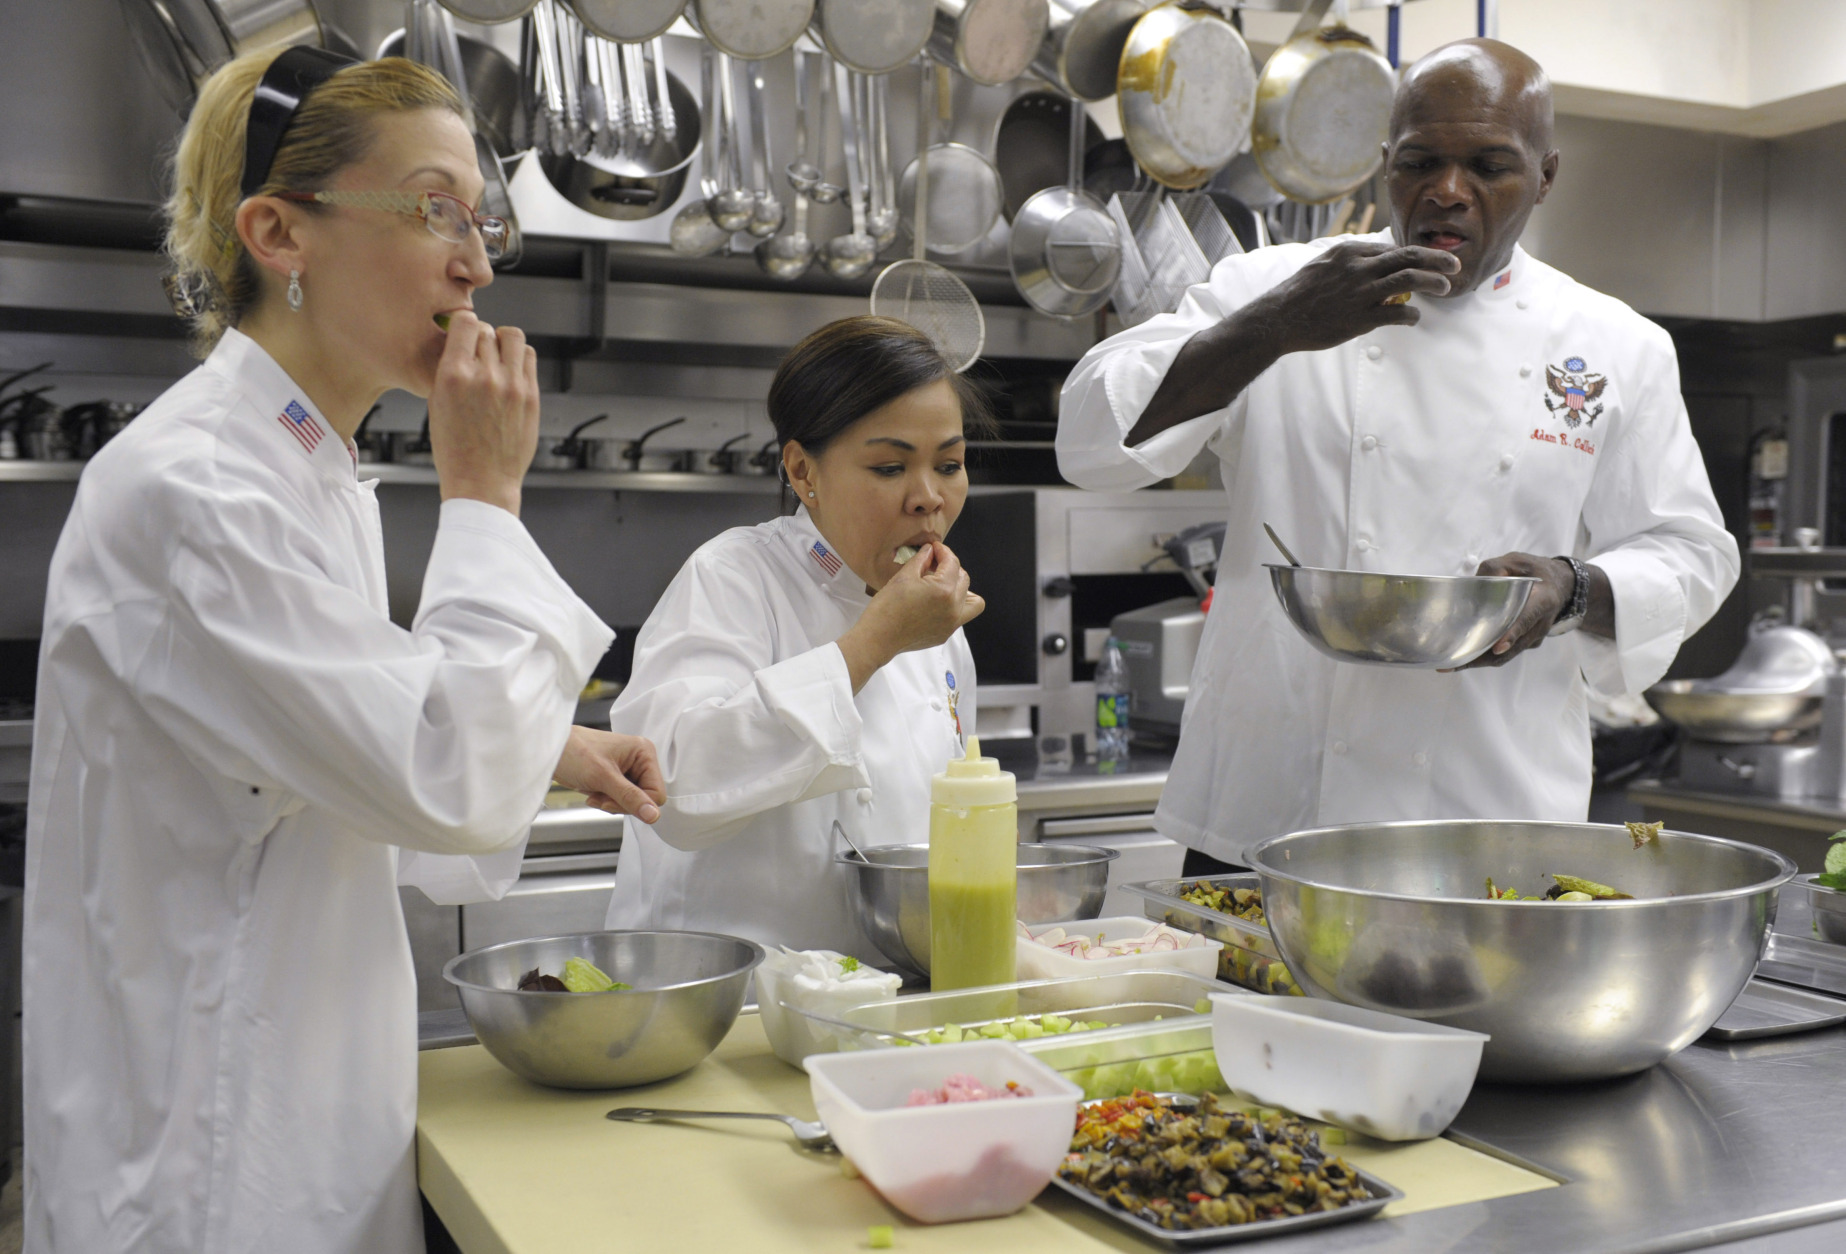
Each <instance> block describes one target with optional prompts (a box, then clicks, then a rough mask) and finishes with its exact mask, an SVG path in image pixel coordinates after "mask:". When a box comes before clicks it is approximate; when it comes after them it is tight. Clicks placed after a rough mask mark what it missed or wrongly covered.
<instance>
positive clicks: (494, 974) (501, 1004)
mask: <svg viewBox="0 0 1846 1254" xmlns="http://www.w3.org/2000/svg"><path fill="white" fill-rule="evenodd" d="M566 958H586V959H588V960H589V961H591V962H593V963H595V964H596V965H597V966H598V967H601V968H602V969H603V970H604V971H606V972H607V973H608V974H609V976H610V977H611V978H612V979H615V980H618V981H620V982H622V983H624V984H631V985H633V986H634V987H633V988H632V989H631V990H627V991H621V990H617V991H612V992H607V993H522V992H520V991H519V977H520V976H522V975H524V974H525V973H526V972H527V971H530V970H532V968H534V967H537V968H538V969H539V970H540V971H543V972H545V973H546V974H547V975H556V974H559V973H560V972H562V971H563V969H564V960H565V959H566ZM762 960H763V947H762V946H761V945H758V944H757V943H756V942H754V941H747V940H740V939H739V938H737V937H735V936H721V935H719V934H718V933H716V932H580V933H577V934H575V935H572V936H546V937H540V938H538V939H535V940H520V941H508V942H506V943H505V944H503V945H490V946H488V947H487V948H486V949H477V950H475V951H474V952H473V953H466V954H462V955H461V956H460V957H457V958H451V959H450V960H449V963H448V965H447V966H445V967H443V969H442V978H444V979H445V980H447V981H448V982H449V983H451V984H453V985H454V986H455V987H456V989H457V991H459V992H460V993H461V1003H462V1009H463V1010H464V1011H466V1012H467V1015H468V1023H469V1025H470V1026H472V1027H473V1028H474V1034H475V1035H476V1036H477V1037H479V1038H480V1041H481V1044H483V1045H485V1046H487V1052H488V1053H490V1054H492V1055H493V1056H494V1057H495V1058H497V1059H499V1060H500V1061H501V1062H502V1063H504V1064H505V1065H506V1067H507V1068H508V1069H509V1070H511V1071H514V1072H516V1073H518V1074H519V1075H522V1076H524V1077H525V1078H526V1079H528V1080H532V1081H534V1082H536V1083H538V1084H549V1085H551V1086H553V1087H555V1088H564V1089H619V1088H627V1087H629V1086H631V1085H635V1084H651V1083H652V1082H653V1081H655V1080H664V1079H666V1078H667V1077H668V1076H675V1075H678V1074H679V1073H680V1072H682V1071H686V1070H689V1069H690V1068H692V1067H694V1066H697V1065H698V1063H699V1062H700V1060H702V1059H703V1058H704V1057H705V1056H706V1055H707V1054H709V1053H711V1051H712V1050H714V1049H716V1048H717V1047H718V1042H719V1041H722V1040H723V1039H724V1034H725V1033H726V1032H729V1031H730V1030H731V1025H732V1024H733V1023H735V1022H736V1021H737V1013H738V1011H740V1010H742V1009H743V1004H744V989H745V986H746V985H747V984H748V983H749V980H750V972H751V971H753V970H754V969H755V968H756V964H757V963H759V962H761V961H762Z"/></svg>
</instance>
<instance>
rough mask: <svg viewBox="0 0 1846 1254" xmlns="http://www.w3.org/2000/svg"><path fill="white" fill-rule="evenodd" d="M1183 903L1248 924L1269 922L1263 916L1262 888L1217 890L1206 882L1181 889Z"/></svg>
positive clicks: (1201, 881) (1180, 894)
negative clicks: (1229, 916) (1214, 911)
mask: <svg viewBox="0 0 1846 1254" xmlns="http://www.w3.org/2000/svg"><path fill="white" fill-rule="evenodd" d="M1179 896H1180V899H1181V900H1182V901H1189V902H1191V903H1192V904H1193V905H1195V906H1204V907H1205V908H1206V909H1207V910H1216V911H1217V912H1218V913H1219V914H1229V915H1234V916H1236V917H1237V918H1239V919H1243V920H1244V921H1245V922H1248V923H1264V924H1267V923H1268V922H1269V920H1268V918H1267V917H1266V916H1265V915H1264V914H1263V890H1262V889H1260V888H1215V887H1213V886H1212V885H1210V884H1207V883H1206V882H1205V881H1204V880H1200V881H1198V882H1197V883H1193V884H1188V885H1186V886H1185V887H1184V888H1182V889H1180V891H1179Z"/></svg>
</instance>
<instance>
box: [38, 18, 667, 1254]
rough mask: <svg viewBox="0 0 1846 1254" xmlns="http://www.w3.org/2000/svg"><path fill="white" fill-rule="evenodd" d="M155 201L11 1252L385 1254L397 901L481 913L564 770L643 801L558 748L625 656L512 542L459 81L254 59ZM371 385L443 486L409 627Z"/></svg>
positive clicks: (524, 362) (43, 963)
mask: <svg viewBox="0 0 1846 1254" xmlns="http://www.w3.org/2000/svg"><path fill="white" fill-rule="evenodd" d="M173 175H174V177H173V194H172V199H171V201H170V202H169V204H168V206H167V213H168V218H169V223H168V231H167V251H168V253H169V255H170V257H171V260H172V262H173V265H174V269H175V275H174V282H173V284H172V290H174V291H175V293H176V294H177V296H178V301H177V302H176V303H178V304H180V305H182V306H183V307H184V310H185V311H186V312H187V313H188V314H189V316H190V318H191V320H192V324H193V327H194V330H195V332H196V335H197V339H198V342H199V345H200V347H201V348H202V349H203V350H205V351H207V352H208V353H209V356H207V357H206V359H205V361H204V363H203V364H202V365H201V366H199V367H198V369H196V370H194V371H193V372H192V373H191V374H190V375H188V376H187V377H186V378H184V379H183V380H181V381H180V382H179V383H177V384H176V385H174V386H173V387H172V388H171V389H169V390H168V391H167V392H166V393H165V395H163V396H162V397H161V398H160V399H159V400H157V401H155V402H154V404H152V405H151V406H149V407H148V409H147V410H146V411H144V412H143V413H142V414H141V416H140V417H138V418H137V419H136V421H135V423H134V425H133V426H132V427H131V428H129V430H128V431H127V432H125V433H124V434H123V435H121V436H119V437H117V439H115V440H114V441H113V442H111V444H110V446H109V447H108V448H107V449H105V450H103V452H102V453H100V454H99V455H98V456H97V457H96V458H95V460H93V461H92V462H91V463H90V464H89V465H88V466H87V467H86V469H85V471H84V475H83V478H82V480H81V481H80V483H79V485H78V489H77V494H76V500H75V502H74V504H73V506H72V509H71V512H70V517H69V520H68V522H67V523H66V525H65V529H64V533H63V537H62V539H61V540H60V542H59V545H58V549H57V553H56V556H55V558H54V560H53V565H52V570H51V577H50V583H49V589H48V594H47V602H46V610H45V626H44V634H43V644H42V652H41V663H40V673H39V689H38V702H37V718H38V724H37V729H36V735H35V738H34V746H33V764H32V781H31V791H30V797H31V801H30V812H29V815H28V833H29V841H30V855H29V859H28V863H29V864H28V866H27V870H26V938H25V945H26V949H25V1028H24V1032H25V1094H26V1146H27V1149H26V1177H25V1189H26V1228H25V1230H26V1237H25V1241H26V1248H27V1249H30V1250H34V1251H38V1252H40V1254H64V1252H67V1251H68V1252H71V1254H106V1252H111V1251H131V1250H132V1251H136V1252H138V1254H139V1252H143V1251H161V1252H164V1251H174V1252H179V1251H185V1252H186V1254H200V1252H210V1254H218V1252H229V1251H240V1252H241V1251H264V1252H265V1254H269V1252H272V1251H316V1252H331V1251H353V1252H355V1254H357V1252H359V1251H364V1252H365V1254H410V1252H412V1251H421V1250H422V1249H423V1248H424V1247H423V1239H422V1233H421V1218H420V1215H419V1208H418V1201H417V1188H416V1170H415V1149H414V1139H413V1138H414V1124H415V1116H416V984H415V978H414V975H413V972H412V968H411V960H410V949H409V944H408V941H407V938H406V935H405V930H404V919H403V914H402V911H401V907H400V905H399V899H398V895H397V886H398V884H399V882H400V877H402V878H403V879H404V880H405V881H407V882H414V883H417V884H419V885H421V886H422V887H424V889H425V891H427V892H428V893H429V894H430V895H431V896H432V897H434V898H435V899H436V900H438V901H441V902H448V903H453V902H458V901H462V900H471V899H480V898H481V897H484V896H492V895H496V894H497V893H498V892H503V891H504V890H505V887H506V886H507V885H508V884H510V882H511V881H512V879H514V878H515V877H516V876H517V874H518V864H519V859H520V857H521V854H522V851H523V846H524V833H525V830H526V829H527V828H528V826H529V824H530V822H531V819H532V817H533V815H534V814H535V813H536V812H537V810H538V808H539V806H540V804H541V801H542V799H543V796H544V793H545V790H546V787H547V783H548V781H549V780H551V779H552V778H553V777H554V776H555V777H556V778H557V779H559V780H561V781H563V782H565V783H566V784H568V785H570V786H572V787H575V788H579V789H581V790H583V791H585V792H587V793H591V794H594V797H593V800H594V801H595V802H596V803H597V804H599V805H601V806H603V807H604V808H606V809H611V810H615V811H628V812H633V813H636V814H638V815H640V816H642V817H644V818H652V817H657V811H656V809H655V806H654V802H655V801H657V800H659V799H661V798H662V797H663V796H664V794H663V793H662V792H661V791H660V788H659V780H658V771H657V768H656V767H655V766H654V763H653V757H652V749H651V746H649V745H648V744H647V743H646V742H645V741H643V740H640V739H638V738H635V737H626V736H615V735H611V734H609V733H598V732H592V731H588V730H586V729H583V728H572V727H571V726H570V719H571V713H572V711H573V709H574V705H575V700H576V695H577V693H578V691H579V690H580V688H581V687H582V685H583V683H584V681H585V679H586V678H587V677H588V675H589V673H590V670H591V667H592V666H593V665H594V664H595V662H596V660H597V659H598V658H599V657H600V656H601V654H602V653H603V651H604V649H605V648H606V647H607V645H608V643H609V640H610V632H609V629H608V628H607V627H605V626H604V625H603V624H602V623H601V622H600V621H599V620H598V619H597V618H596V616H595V615H594V614H593V613H591V611H590V610H589V609H588V607H586V606H585V605H584V604H583V603H582V602H581V601H580V600H579V599H578V598H577V597H576V596H575V595H574V594H573V593H572V592H571V590H570V588H569V587H568V586H566V584H565V583H564V581H563V580H562V579H560V578H559V577H558V575H557V573H556V572H555V571H554V570H553V569H552V567H551V565H550V564H549V563H548V562H547V561H546V560H545V558H544V556H543V555H542V554H541V553H540V552H539V550H538V548H537V546H536V545H535V544H534V543H533V540H532V538H531V536H530V535H528V534H527V532H526V530H525V529H524V527H523V526H521V524H520V522H519V517H518V514H519V505H520V482H521V478H522V476H523V474H524V472H525V469H526V467H527V466H528V465H529V464H530V461H531V458H532V453H533V449H534V447H535V443H536V439H537V425H538V386H537V381H536V375H535V358H534V354H533V350H532V349H531V348H529V347H528V346H527V345H526V343H525V340H524V338H523V336H521V334H520V333H519V332H518V331H517V330H514V329H512V328H507V327H502V328H498V329H496V328H493V327H490V326H488V325H486V324H485V323H483V322H481V321H480V320H479V319H478V318H477V317H476V316H475V315H474V313H473V312H472V300H473V295H474V293H475V292H476V291H477V290H478V289H480V288H482V287H484V286H486V285H487V284H488V283H490V282H491V281H492V279H493V272H492V270H491V269H490V268H489V263H490V262H491V260H492V259H493V257H494V256H495V255H496V253H497V252H498V251H499V250H500V248H501V247H502V246H503V244H504V242H505V238H506V226H505V224H504V223H501V222H499V221H497V220H495V219H492V218H485V217H482V216H480V215H479V214H478V213H476V211H475V210H474V209H473V208H472V206H473V205H475V204H476V203H477V202H478V201H479V199H480V197H481V194H482V179H481V175H480V172H479V169H478V167H477V165H476V160H475V150H474V144H473V140H472V138H471V136H470V134H469V132H468V129H467V127H466V126H465V125H464V124H463V122H462V120H461V116H460V105H459V101H458V100H457V99H456V97H455V95H454V93H453V92H452V91H451V90H450V88H449V87H448V85H447V84H446V83H445V82H443V80H441V79H440V78H439V77H437V76H436V75H434V74H432V73H430V72H429V71H427V70H425V69H423V68H421V67H419V66H417V65H414V64H413V63H411V62H409V61H404V60H398V59H390V60H381V61H376V62H370V63H364V64H357V63H351V62H347V61H345V60H343V59H342V58H338V57H334V56H332V55H331V54H326V53H321V52H319V51H316V50H311V49H291V50H289V51H287V52H284V53H282V54H281V55H280V56H276V55H274V54H272V53H270V54H253V55H252V56H249V57H245V58H242V59H240V60H237V61H233V62H231V63H230V64H229V65H227V66H225V67H224V68H222V69H221V70H219V71H218V72H217V73H216V74H214V75H213V76H212V78H211V79H210V80H209V81H207V82H206V83H205V85H204V87H203V88H202V90H201V92H200V96H199V99H198V102H197V104H196V106H195V108H194V110H193V112H192V115H191V118H190V120H189V121H188V123H187V126H186V131H185V134H184V136H183V138H182V140H181V143H180V146H179V150H178V153H177V155H176V158H175V162H174V170H173ZM445 324H446V329H445ZM389 388H402V389H404V390H406V391H409V392H411V393H413V394H415V395H418V396H425V397H427V398H428V400H429V424H430V441H431V444H432V446H433V451H434V453H435V460H436V472H437V475H438V478H439V479H440V483H441V489H440V490H441V496H442V506H441V514H440V524H439V526H438V529H437V534H436V540H435V545H434V551H433V552H432V553H431V555H430V559H429V564H428V569H427V572H426V575H425V578H424V583H423V591H422V600H421V604H420V605H419V607H418V610H417V614H416V618H415V621H414V623H413V624H412V625H411V626H410V627H409V628H408V629H406V628H403V627H399V626H396V625H394V624H393V623H392V622H391V620H390V619H389V618H388V616H387V614H386V594H385V569H384V551H383V544H382V539H381V536H380V532H379V514H378V505H377V502H376V500H375V498H374V496H373V490H372V489H373V486H374V485H373V484H372V483H369V482H367V483H361V482H360V481H359V480H358V479H357V477H356V473H355V471H356V457H355V454H354V451H353V447H352V444H351V437H352V434H353V432H354V430H355V429H356V428H357V426H358V424H359V422H360V420H361V418H362V417H363V416H364V414H365V413H366V412H367V410H368V409H370V408H371V406H372V404H373V403H374V402H375V401H376V400H377V399H378V397H379V396H380V395H381V394H382V393H383V392H384V391H386V390H387V389H389ZM644 789H651V790H652V797H651V798H650V796H649V795H648V793H647V792H645V791H643V790H644Z"/></svg>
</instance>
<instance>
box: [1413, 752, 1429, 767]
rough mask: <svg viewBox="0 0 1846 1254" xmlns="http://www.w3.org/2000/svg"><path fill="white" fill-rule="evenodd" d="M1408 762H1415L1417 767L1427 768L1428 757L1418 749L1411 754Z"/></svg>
mask: <svg viewBox="0 0 1846 1254" xmlns="http://www.w3.org/2000/svg"><path fill="white" fill-rule="evenodd" d="M1410 760H1411V761H1412V762H1415V763H1416V764H1417V765H1418V766H1428V765H1429V755H1428V754H1427V753H1424V752H1423V751H1422V750H1421V749H1418V750H1417V751H1416V752H1415V753H1413V754H1411V755H1410Z"/></svg>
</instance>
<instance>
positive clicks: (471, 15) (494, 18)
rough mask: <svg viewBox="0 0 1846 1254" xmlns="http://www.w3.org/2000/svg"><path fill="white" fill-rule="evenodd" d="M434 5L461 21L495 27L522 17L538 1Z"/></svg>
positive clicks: (469, 0) (454, 0)
mask: <svg viewBox="0 0 1846 1254" xmlns="http://www.w3.org/2000/svg"><path fill="white" fill-rule="evenodd" d="M436 3H438V4H440V5H441V6H442V7H443V8H445V9H447V10H448V11H449V12H451V13H453V14H454V15H455V16H456V17H459V18H461V19H462V20H463V21H467V22H479V23H480V24H481V25H483V26H497V25H499V24H500V23H501V22H511V21H514V20H516V19H518V18H522V17H524V16H525V15H526V14H528V13H530V12H531V11H532V6H533V5H535V4H537V3H538V0H436Z"/></svg>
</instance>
